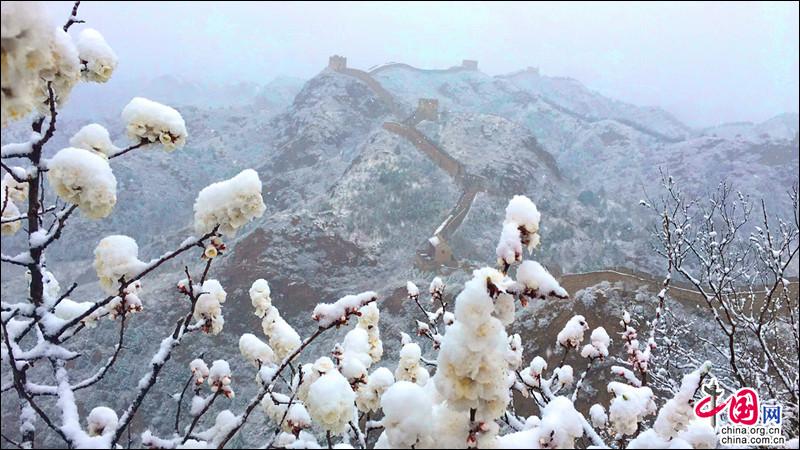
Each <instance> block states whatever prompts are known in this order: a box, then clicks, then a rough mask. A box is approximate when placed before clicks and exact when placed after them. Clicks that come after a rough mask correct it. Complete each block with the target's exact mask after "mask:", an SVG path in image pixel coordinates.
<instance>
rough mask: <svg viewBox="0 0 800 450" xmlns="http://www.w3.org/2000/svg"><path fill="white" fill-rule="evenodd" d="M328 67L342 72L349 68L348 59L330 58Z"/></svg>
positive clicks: (335, 56)
mask: <svg viewBox="0 0 800 450" xmlns="http://www.w3.org/2000/svg"><path fill="white" fill-rule="evenodd" d="M328 67H329V68H331V69H333V70H342V69H346V68H347V57H345V56H339V55H333V56H331V57H330V58H328Z"/></svg>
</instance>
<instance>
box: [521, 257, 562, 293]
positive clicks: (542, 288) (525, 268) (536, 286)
mask: <svg viewBox="0 0 800 450" xmlns="http://www.w3.org/2000/svg"><path fill="white" fill-rule="evenodd" d="M517 281H518V282H519V283H521V284H522V285H523V287H524V288H525V292H524V294H525V295H526V296H529V297H532V298H541V299H545V298H547V297H556V298H567V297H569V294H567V291H566V290H565V289H564V288H562V287H561V285H560V284H559V283H558V281H556V279H555V278H554V277H553V275H551V274H550V272H548V271H547V269H545V268H544V267H543V266H542V265H541V264H539V263H538V262H536V261H530V260H529V261H523V263H522V264H520V266H519V269H517Z"/></svg>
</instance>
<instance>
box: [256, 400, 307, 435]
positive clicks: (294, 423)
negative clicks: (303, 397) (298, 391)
mask: <svg viewBox="0 0 800 450" xmlns="http://www.w3.org/2000/svg"><path fill="white" fill-rule="evenodd" d="M290 400H291V399H290V397H289V396H287V395H284V394H280V393H273V394H271V395H267V396H265V397H264V398H263V399H262V400H261V407H262V408H263V409H264V413H265V414H266V415H267V417H269V419H270V420H272V422H274V423H275V424H276V425H277V424H281V430H283V431H284V432H286V433H295V434H296V433H299V432H300V430H304V429H307V428H310V427H311V416H310V415H309V414H308V410H307V409H306V407H305V406H304V405H303V404H302V403H300V402H298V401H296V400H295V401H292V404H291V406H289V402H290ZM281 421H283V422H281Z"/></svg>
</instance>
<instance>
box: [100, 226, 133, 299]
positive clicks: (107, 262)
mask: <svg viewBox="0 0 800 450" xmlns="http://www.w3.org/2000/svg"><path fill="white" fill-rule="evenodd" d="M144 266H145V263H143V262H142V261H140V260H139V246H138V245H137V244H136V241H135V240H133V238H130V237H128V236H123V235H113V236H107V237H105V238H103V239H102V240H101V241H100V242H99V243H98V244H97V247H95V249H94V270H95V272H97V278H99V279H100V286H102V287H103V289H104V290H105V291H106V292H107V293H109V294H116V293H117V291H118V290H119V280H120V278H122V277H125V279H126V280H130V279H131V278H133V277H134V276H136V275H137V274H138V273H139V272H140V271H141V270H142V269H143V268H144Z"/></svg>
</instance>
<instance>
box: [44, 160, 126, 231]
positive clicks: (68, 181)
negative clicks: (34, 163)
mask: <svg viewBox="0 0 800 450" xmlns="http://www.w3.org/2000/svg"><path fill="white" fill-rule="evenodd" d="M48 167H49V169H50V170H49V171H48V172H47V179H48V180H49V181H50V185H51V186H52V187H53V190H55V192H56V194H58V196H59V197H61V199H62V200H64V201H65V202H67V203H72V204H75V205H78V208H80V209H81V211H83V213H84V214H85V215H86V216H87V217H89V218H90V219H102V218H104V217H106V216H108V215H109V214H111V211H112V210H113V209H114V205H115V204H116V203H117V179H116V177H114V173H113V172H112V171H111V166H109V165H108V160H106V159H105V158H103V157H102V156H99V155H98V154H97V153H94V152H92V151H89V150H85V149H82V148H74V147H67V148H65V149H62V150H60V151H59V152H58V153H56V155H55V156H53V159H51V160H50V161H49V162H48Z"/></svg>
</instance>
